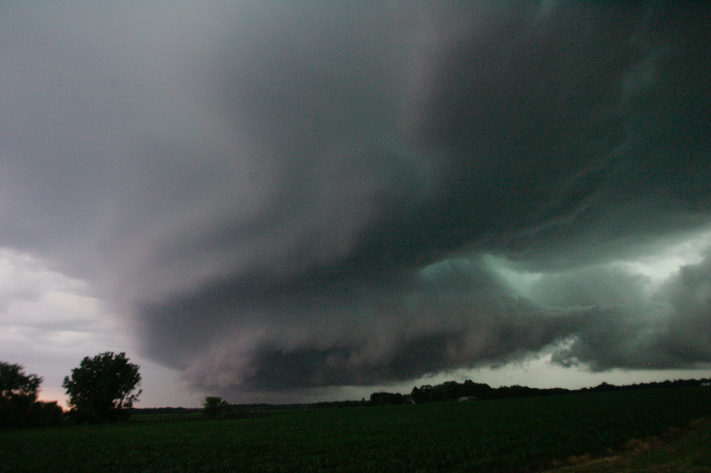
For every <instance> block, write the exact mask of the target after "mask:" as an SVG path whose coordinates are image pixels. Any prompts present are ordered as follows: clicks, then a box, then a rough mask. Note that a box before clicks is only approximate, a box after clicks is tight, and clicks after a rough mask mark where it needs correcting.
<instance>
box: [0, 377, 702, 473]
mask: <svg viewBox="0 0 711 473" xmlns="http://www.w3.org/2000/svg"><path fill="white" fill-rule="evenodd" d="M709 416H711V389H709V388H703V387H692V388H667V389H647V390H638V391H616V392H597V393H592V392H591V393H578V394H567V395H560V396H548V397H538V398H523V399H508V400H491V401H468V402H449V403H432V404H422V405H400V406H384V407H353V408H331V409H301V410H289V411H270V412H269V415H268V416H266V417H254V418H247V419H234V420H212V421H210V420H174V421H167V420H163V421H159V420H156V421H143V422H128V423H124V424H105V425H99V426H92V427H88V428H83V427H57V428H48V429H36V430H32V429H28V430H13V431H2V432H0V473H5V472H43V473H46V472H58V473H60V472H92V473H94V472H130V473H141V472H163V471H171V472H233V471H234V472H242V471H258V472H362V471H374V472H388V473H391V472H408V473H412V472H430V471H446V472H450V471H452V472H479V471H481V472H492V471H536V470H540V469H543V468H546V467H549V466H551V465H552V464H553V462H554V461H555V460H562V459H566V458H569V457H573V456H581V455H584V454H592V455H596V454H604V453H609V452H611V451H614V450H615V449H617V448H621V447H622V446H623V445H625V444H626V443H628V441H629V440H630V439H632V438H644V437H649V436H654V435H659V434H662V433H664V432H666V431H667V430H668V429H670V428H672V427H679V426H685V425H687V424H688V423H689V422H691V421H692V420H694V419H699V418H702V417H709Z"/></svg>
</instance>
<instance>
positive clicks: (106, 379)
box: [0, 352, 141, 428]
mask: <svg viewBox="0 0 711 473" xmlns="http://www.w3.org/2000/svg"><path fill="white" fill-rule="evenodd" d="M138 369H139V366H137V365H135V364H133V363H130V362H129V359H128V358H127V357H126V354H125V353H118V354H115V353H113V352H104V353H100V354H98V355H96V356H94V357H91V358H90V357H85V358H84V359H83V360H81V363H80V364H79V366H78V367H77V368H74V369H72V372H71V375H70V376H67V377H65V378H64V382H63V383H62V387H64V389H65V390H66V392H67V395H68V396H69V402H68V403H67V404H68V405H69V408H70V410H69V412H68V413H67V416H68V417H69V418H70V419H71V420H73V421H74V422H76V423H79V424H87V423H98V422H105V421H117V420H127V419H128V417H129V416H130V412H131V411H130V408H131V407H132V406H133V403H134V402H137V401H138V396H139V395H140V394H141V391H140V390H139V391H138V392H135V389H136V386H138V384H139V383H140V381H141V375H140V374H139V372H138ZM41 384H42V378H41V377H39V376H37V375H36V374H27V373H25V371H24V367H23V366H22V365H19V364H11V363H7V362H4V361H0V428H3V427H43V426H51V425H57V424H59V422H60V421H61V419H62V416H63V415H64V411H63V409H62V408H61V407H60V406H59V404H58V403H57V401H51V402H47V401H39V400H38V399H37V397H38V394H39V387H40V385H41Z"/></svg>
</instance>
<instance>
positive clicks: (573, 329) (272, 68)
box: [0, 1, 711, 392]
mask: <svg viewBox="0 0 711 473" xmlns="http://www.w3.org/2000/svg"><path fill="white" fill-rule="evenodd" d="M710 11H711V8H709V7H707V6H704V5H701V4H700V3H698V2H684V3H681V4H679V3H678V2H675V3H673V4H672V3H671V2H554V1H545V2H529V1H511V2H485V1H482V2H457V1H448V2H439V1H438V2H434V1H433V2H429V1H421V2H399V1H373V2H366V3H359V4H358V5H356V4H354V3H352V2H327V1H311V2H277V1H275V2H251V1H245V2H219V1H215V2H210V3H208V4H205V5H203V6H202V7H200V8H196V7H195V6H193V5H191V3H190V2H177V3H168V2H166V3H160V2H159V3H156V4H155V6H151V7H147V6H142V5H138V4H135V5H133V4H126V5H121V6H119V5H113V4H108V3H102V4H96V3H89V2H58V3H51V4H50V3H44V2H36V3H33V4H32V5H21V6H18V5H17V4H12V6H10V7H8V8H7V10H6V11H5V13H4V15H3V18H2V19H0V27H1V28H2V31H3V33H4V34H5V36H6V37H7V38H8V41H6V42H5V43H4V45H3V46H2V49H0V53H1V55H0V61H2V62H1V63H0V66H1V67H0V70H1V71H2V72H0V84H2V85H0V92H1V95H0V106H1V107H2V109H3V110H5V111H8V112H6V113H5V114H3V115H0V126H1V127H2V130H3V131H2V142H1V143H0V153H2V162H0V171H2V176H1V177H0V184H2V189H3V193H2V196H1V197H2V199H3V200H2V204H1V207H0V211H1V212H2V214H3V221H2V223H0V237H1V238H2V242H1V243H2V244H3V245H6V246H10V247H14V248H19V249H23V250H29V251H34V252H38V253H41V254H43V255H45V256H46V257H47V258H50V259H52V260H53V261H56V262H57V264H58V265H59V266H61V267H62V268H63V270H64V271H66V272H68V273H71V274H73V275H78V276H81V277H82V278H84V279H88V280H90V281H91V282H92V283H93V286H94V290H95V291H96V292H97V293H98V294H100V295H101V296H102V297H103V298H105V299H106V300H107V301H109V302H111V303H112V304H113V306H114V307H115V308H116V310H117V311H121V312H125V313H129V314H130V320H131V322H132V324H133V325H134V326H135V328H136V331H137V332H138V333H139V335H140V336H141V338H142V340H143V345H144V346H145V351H146V353H147V354H148V355H150V356H151V357H153V358H154V359H156V360H158V361H160V362H162V363H164V364H167V365H170V366H174V367H177V368H180V369H182V370H184V371H185V373H186V376H187V378H188V379H190V380H191V381H192V382H193V383H194V384H195V385H196V386H201V387H205V388H210V389H213V388H214V389H218V388H219V389H223V390H226V392H227V391H229V390H235V391H269V390H288V389H300V388H310V387H318V386H333V385H358V384H360V385H363V384H366V385H367V384H373V383H387V382H390V381H398V380H407V379H412V378H415V377H418V376H421V375H424V374H428V373H435V372H440V371H445V370H451V369H457V368H460V367H468V366H477V365H482V364H501V363H505V362H508V361H512V360H518V359H522V358H524V357H527V356H534V355H535V354H536V353H538V352H539V351H540V350H542V349H544V348H547V347H551V346H554V345H555V344H558V343H562V342H565V348H562V349H560V350H559V351H558V352H556V354H555V356H554V360H555V361H557V362H559V363H562V364H566V365H570V364H576V363H581V364H584V365H588V366H590V367H591V368H592V369H595V370H602V369H608V368H613V367H677V366H696V365H697V364H699V363H708V362H711V354H709V352H708V350H707V349H705V348H704V347H707V346H708V343H707V342H708V339H707V338H704V335H702V333H705V332H700V331H699V330H696V329H695V328H698V327H701V328H704V327H708V320H709V313H708V310H707V309H708V297H709V296H708V294H707V293H706V292H704V291H706V290H707V289H704V288H706V287H707V285H708V275H709V266H708V264H706V263H702V264H699V265H698V266H687V267H685V268H684V269H682V270H681V272H680V273H679V275H678V276H676V277H675V278H674V279H672V280H670V281H669V282H668V283H667V286H665V288H664V289H663V290H662V289H660V290H659V292H658V293H657V295H656V296H655V297H656V299H655V298H653V297H651V296H649V294H648V292H649V291H648V289H647V282H645V280H644V279H640V278H641V277H639V276H635V275H633V274H630V273H629V272H625V271H623V270H621V269H619V267H615V266H612V265H611V263H614V262H615V261H616V260H620V259H634V258H636V257H639V256H643V255H650V254H654V253H655V252H657V251H660V249H663V248H664V247H665V246H667V245H669V244H671V243H673V242H676V241H679V240H680V239H683V238H691V237H693V236H696V235H698V234H699V232H701V231H704V230H706V229H707V228H708V226H709V224H711V187H709V186H708V182H709V180H710V178H711V166H709V161H710V158H711V156H710V150H711V133H710V131H711V130H709V127H710V125H709V123H711V120H710V119H711V117H710V116H709V114H710V113H711V112H710V110H711V85H709V84H710V83H709V81H708V80H707V77H708V75H709V72H711V71H710V70H709V69H710V66H709V63H708V61H707V57H708V56H709V54H708V53H709V44H711V37H709V36H711V33H709V30H708V28H707V26H706V25H707V24H708V20H710V19H711V18H710V16H711V15H710V13H709V12H710ZM486 254H489V255H495V256H496V257H498V258H500V260H501V261H507V262H508V263H507V264H508V266H509V269H512V270H516V271H520V272H522V273H525V272H532V273H542V275H541V276H540V280H539V281H538V283H536V284H535V285H534V289H533V293H532V294H529V295H528V296H524V295H522V294H523V293H522V292H520V291H519V290H518V289H517V288H516V287H515V286H514V285H511V284H510V283H508V282H507V281H506V280H505V279H504V278H503V277H502V276H501V275H500V274H501V271H500V269H501V268H500V267H499V266H497V264H498V263H497V264H495V263H492V261H493V260H488V259H487V258H486V257H485V256H484V255H486ZM497 261H498V260H497ZM615 268H617V269H615ZM689 294H693V295H694V297H695V299H694V297H691V296H690V295H689ZM694 301H695V302H694Z"/></svg>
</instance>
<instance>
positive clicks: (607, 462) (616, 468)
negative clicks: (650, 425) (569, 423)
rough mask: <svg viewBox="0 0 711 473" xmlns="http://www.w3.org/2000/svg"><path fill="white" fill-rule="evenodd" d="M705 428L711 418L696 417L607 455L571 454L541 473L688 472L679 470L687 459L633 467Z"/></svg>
mask: <svg viewBox="0 0 711 473" xmlns="http://www.w3.org/2000/svg"><path fill="white" fill-rule="evenodd" d="M702 431H705V432H707V433H708V432H711V417H705V418H701V419H697V420H695V421H693V422H691V423H689V425H687V426H685V427H674V428H671V429H669V431H667V432H666V433H664V434H663V435H659V436H655V437H647V438H643V439H631V440H629V441H628V442H627V443H626V444H625V445H624V446H623V447H622V449H621V450H617V451H614V452H612V451H611V452H609V453H608V454H604V455H582V456H575V457H569V458H567V459H565V460H562V461H559V462H556V463H558V464H557V465H554V466H553V467H551V468H548V469H546V470H543V471H542V472H541V473H596V472H628V471H629V472H632V471H635V472H636V471H649V472H660V473H661V472H676V471H687V470H678V468H679V463H683V460H685V458H677V459H676V460H677V461H675V462H674V463H673V464H671V463H669V462H666V463H665V462H659V463H656V464H650V465H649V466H648V468H646V469H641V470H640V469H639V468H637V467H633V466H631V464H632V463H633V461H634V460H635V459H637V458H638V457H641V456H643V455H645V454H647V453H649V452H651V451H653V450H659V449H663V448H673V447H675V446H676V445H677V444H680V443H682V442H684V441H685V440H687V439H689V437H690V436H693V435H698V434H699V433H701V432H702ZM693 471H698V472H707V471H711V469H707V468H704V467H701V468H700V469H694V470H693Z"/></svg>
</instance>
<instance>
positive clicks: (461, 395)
mask: <svg viewBox="0 0 711 473" xmlns="http://www.w3.org/2000/svg"><path fill="white" fill-rule="evenodd" d="M681 386H711V380H709V379H683V380H681V379H680V380H675V381H662V382H650V383H639V384H630V385H624V386H615V385H613V384H608V383H602V384H600V385H598V386H595V387H592V388H581V389H565V388H531V387H528V386H519V385H514V386H502V387H499V388H492V387H491V386H489V385H488V384H484V383H475V382H473V381H471V380H466V381H464V382H463V383H458V382H456V381H447V382H444V383H442V384H437V385H434V386H431V385H429V384H425V385H423V386H420V387H417V386H415V387H414V388H412V391H411V392H410V394H401V393H389V392H376V393H373V394H371V395H370V400H369V401H368V402H367V404H368V405H371V406H385V405H395V404H409V403H415V404H421V403H426V402H442V401H456V400H478V399H482V400H483V399H509V398H517V397H533V396H550V395H556V394H566V393H575V392H598V391H620V390H630V389H649V388H667V387H681Z"/></svg>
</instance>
